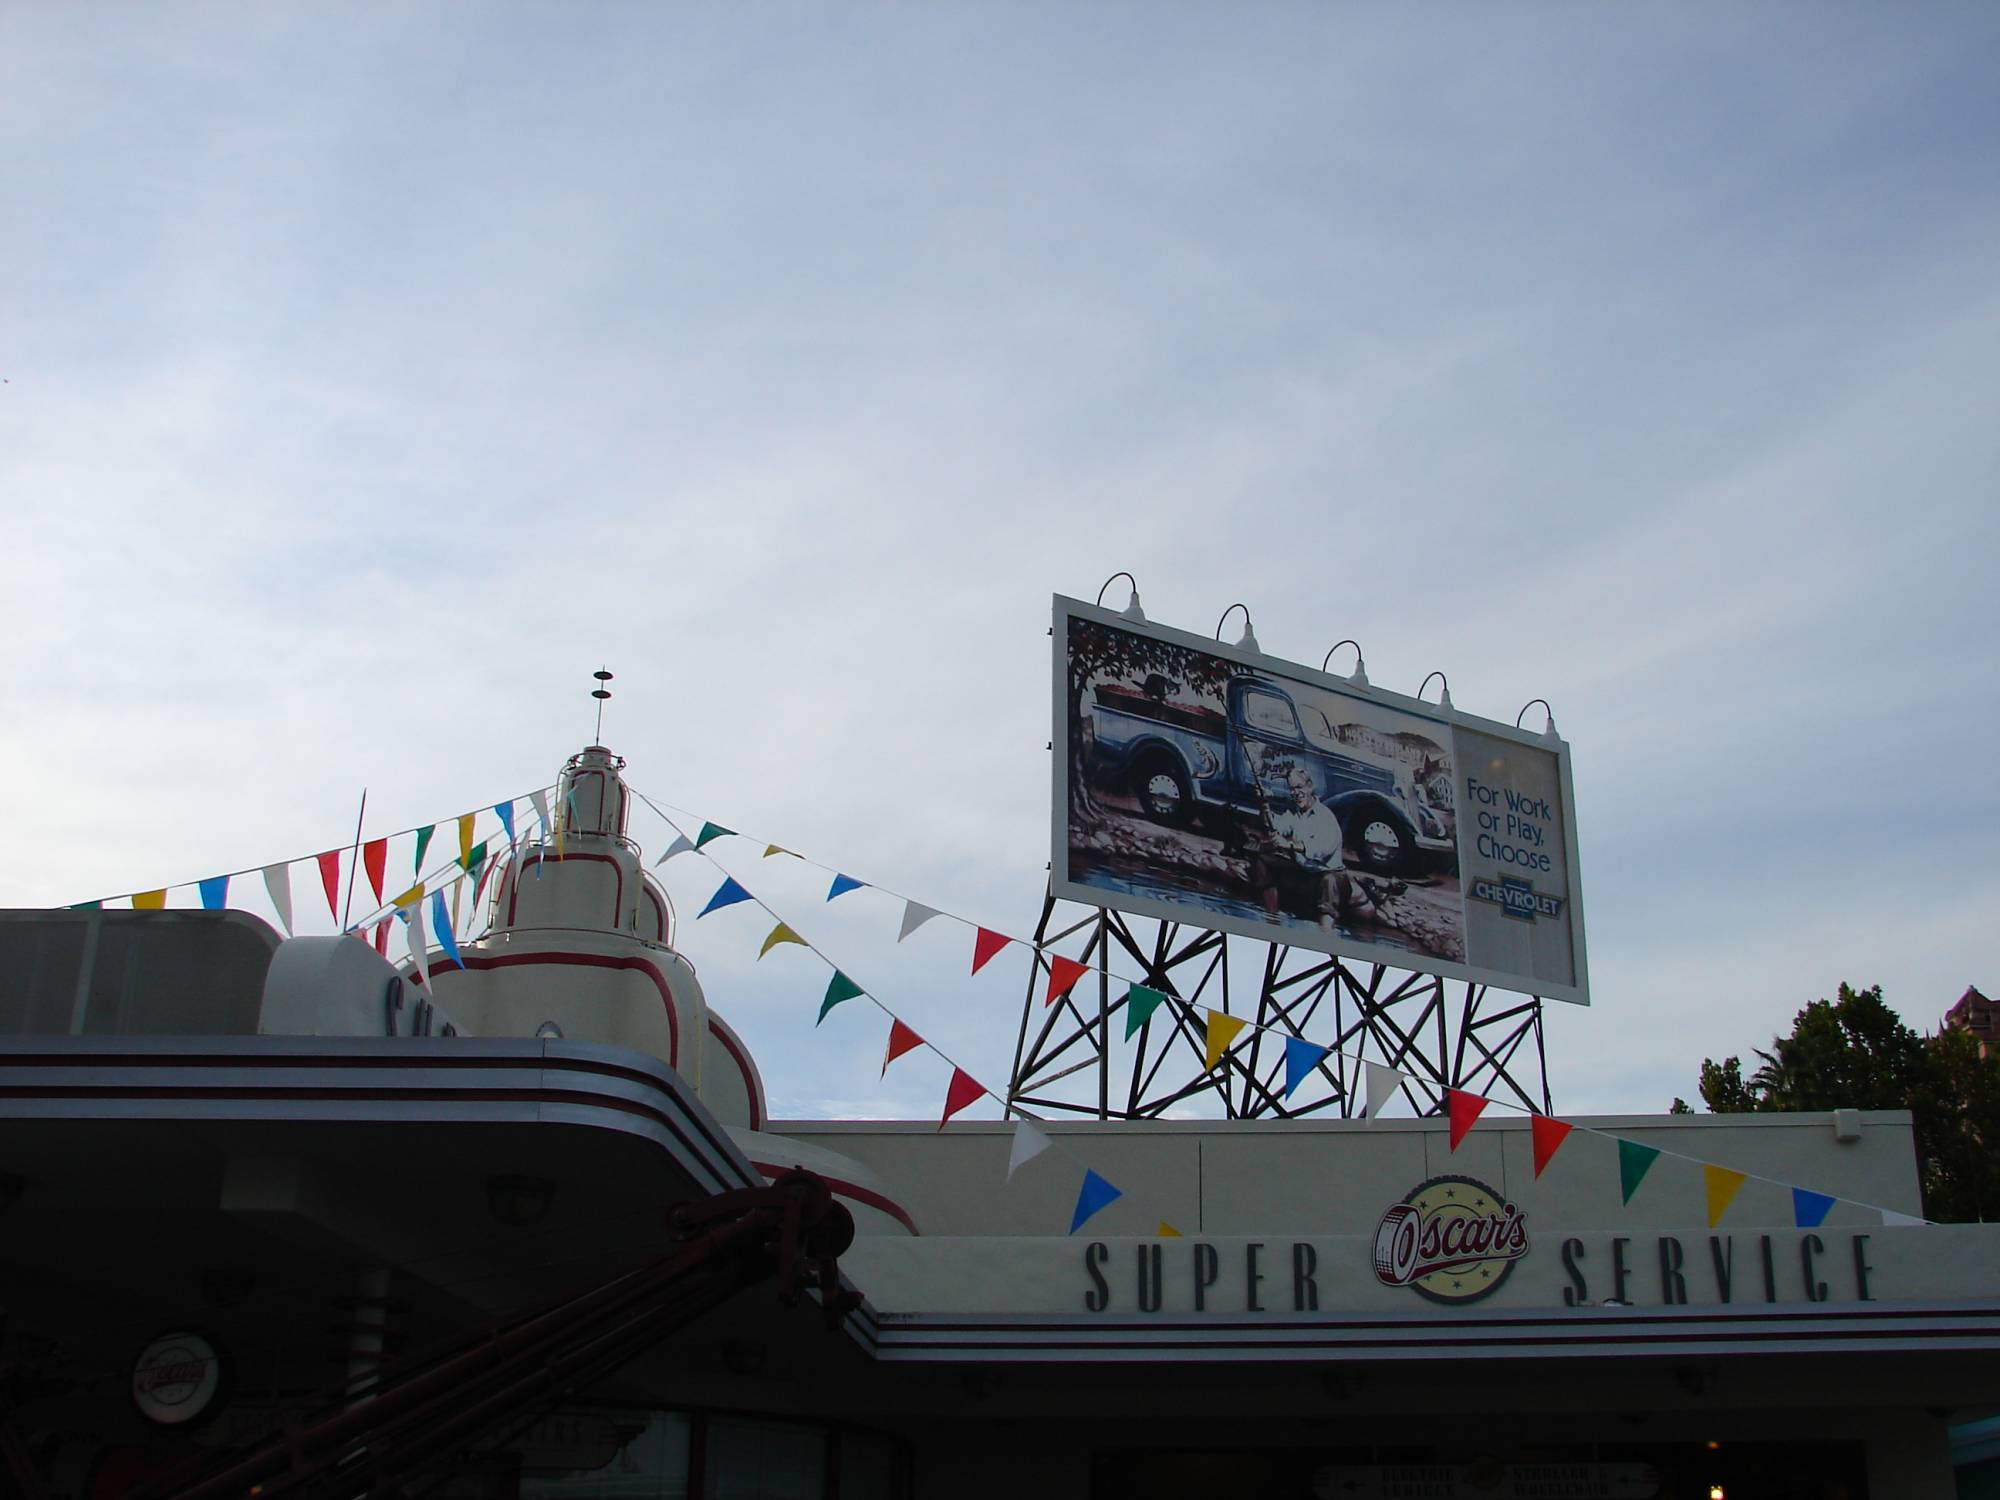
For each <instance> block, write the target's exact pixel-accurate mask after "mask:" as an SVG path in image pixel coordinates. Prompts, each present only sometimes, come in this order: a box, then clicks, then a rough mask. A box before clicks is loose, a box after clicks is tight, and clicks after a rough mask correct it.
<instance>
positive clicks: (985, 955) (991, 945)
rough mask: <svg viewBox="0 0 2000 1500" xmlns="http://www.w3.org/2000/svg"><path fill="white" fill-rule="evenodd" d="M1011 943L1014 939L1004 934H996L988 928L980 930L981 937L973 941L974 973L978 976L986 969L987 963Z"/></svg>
mask: <svg viewBox="0 0 2000 1500" xmlns="http://www.w3.org/2000/svg"><path fill="white" fill-rule="evenodd" d="M1011 941H1012V939H1010V938H1008V937H1007V936H1006V935H1005V934H1004V933H998V932H994V931H993V930H992V929H990V928H986V927H982V928H980V929H979V936H978V937H976V938H974V939H973V940H972V972H973V973H975V974H977V973H978V972H979V971H980V970H981V969H983V968H985V967H986V961H987V960H988V959H990V958H992V957H993V955H994V954H996V953H998V952H999V951H1000V950H1001V949H1002V948H1004V947H1006V946H1007V944H1008V943H1009V942H1011Z"/></svg>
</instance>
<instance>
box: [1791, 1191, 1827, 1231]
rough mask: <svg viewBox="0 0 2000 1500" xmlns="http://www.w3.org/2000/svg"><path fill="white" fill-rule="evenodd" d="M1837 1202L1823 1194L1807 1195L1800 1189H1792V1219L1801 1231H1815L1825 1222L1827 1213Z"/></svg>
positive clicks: (1807, 1193)
mask: <svg viewBox="0 0 2000 1500" xmlns="http://www.w3.org/2000/svg"><path fill="white" fill-rule="evenodd" d="M1836 1201H1837V1200H1835V1199H1833V1198H1830V1197H1828V1196H1827V1195H1826V1194H1825V1193H1809V1192H1807V1191H1806V1190H1805V1189H1804V1188H1802V1187H1795V1188H1793V1189H1792V1218H1793V1219H1794V1220H1796V1221H1797V1223H1798V1226H1799V1228H1801V1229H1817V1228H1819V1226H1820V1225H1822V1224H1824V1223H1825V1222H1826V1215H1827V1211H1828V1210H1829V1209H1831V1208H1832V1207H1833V1205H1834V1203H1835V1202H1836Z"/></svg>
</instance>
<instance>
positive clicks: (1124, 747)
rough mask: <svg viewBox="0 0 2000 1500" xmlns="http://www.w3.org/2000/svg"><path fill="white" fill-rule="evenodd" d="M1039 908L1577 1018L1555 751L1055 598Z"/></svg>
mask: <svg viewBox="0 0 2000 1500" xmlns="http://www.w3.org/2000/svg"><path fill="white" fill-rule="evenodd" d="M1051 633H1052V635H1053V637H1054V641H1055V749H1056V753H1055V755H1054V757H1053V758H1054V761H1055V809H1054V847H1053V853H1052V858H1051V861H1050V881H1051V885H1050V889H1051V892H1052V894H1054V895H1056V896H1060V897H1063V898H1064V899H1066V900H1071V901H1081V902H1086V903H1088V904H1090V905H1093V906H1109V907H1116V908H1118V909H1120V910H1122V911H1129V912H1134V913H1137V914H1139V915H1142V916H1151V917H1162V918H1165V919H1167V920H1169V921H1177V922H1188V923H1193V924H1195V925H1198V926H1202V927H1211V928H1216V929H1218V930H1221V931H1226V932H1236V933H1242V934H1244V935H1246V936H1249V937H1256V938H1265V939H1268V940H1269V941H1271V942H1277V943H1287V944H1291V945H1294V946H1297V947H1306V948H1319V949H1323V950H1325V951H1326V952H1329V953H1339V954H1343V955H1346V956H1348V957H1351V958H1358V959H1363V960H1367V961H1371V962H1377V963H1386V964H1394V965H1397V966H1399V967H1402V968H1408V969H1419V970H1424V971H1426V972H1429V973H1435V974H1442V975H1444V976H1446V977H1448V978H1455V979H1469V980H1474V981H1477V982H1479V983H1482V984H1494V985H1498V986H1500V987H1501V988H1503V989H1509V990H1518V991H1522V992H1525V993H1531V994H1537V995H1543V996H1546V997H1548V998H1550V999H1557V1000H1569V1001H1574V1002H1575V1003H1577V1004H1580V1005H1587V1004H1589V1003H1590V987H1589V980H1588V975H1587V970H1586V966H1585V963H1584V943H1583V909H1582V902H1581V900H1580V899H1579V891H1578V889H1577V858H1576V821H1575V808H1574V802H1573V793H1572V788H1571V783H1570V762H1569V746H1568V745H1567V744H1566V743H1564V742H1563V741H1561V740H1560V739H1556V738H1553V737H1547V738H1545V737H1544V736H1542V735H1540V734H1536V733H1530V732H1528V731H1525V730H1520V729H1516V728H1514V727H1513V726H1512V725H1510V724H1500V723H1496V722H1494V721H1492V720H1487V719H1481V718H1478V717H1476V716H1474V715H1471V714H1464V713H1460V712H1458V711H1456V710H1454V709H1447V708H1443V707H1441V706H1440V705H1437V704H1431V703H1423V702H1420V701H1418V700H1417V699H1415V698H1407V697H1404V696H1403V695H1402V694H1400V693H1391V692H1385V691H1383V690H1382V689H1380V688H1372V687H1355V686H1354V685H1352V684H1350V683H1349V682H1347V681H1346V680H1345V679H1344V678H1339V677H1332V676H1328V675H1327V674H1325V673H1323V672H1315V671H1312V670H1311V669H1310V668H1307V667H1301V666H1295V665H1293V664H1292V663H1290V662H1283V661H1278V660H1276V659H1275V658H1272V657H1268V656H1263V655H1260V654H1259V653H1257V652H1254V651H1246V650H1242V649H1239V648H1237V647H1234V646H1225V645H1223V644H1222V643H1221V642H1219V641H1212V640H1205V639H1203V638H1202V637H1200V636H1196V635H1190V634H1188V633H1187V632H1185V631H1180V630H1173V629H1169V628H1167V627H1165V626H1161V625H1155V624H1153V623H1151V622H1150V621H1147V622H1134V621H1132V620H1128V619H1126V618H1125V617H1124V616H1123V615H1120V614H1117V613H1114V612H1113V611H1110V610H1106V609H1101V608H1098V607H1097V606H1095V605H1091V604H1084V603H1082V602H1081V601H1079V600H1075V599H1066V598H1063V597H1062V596H1061V595H1058V596H1057V597H1056V601H1055V621H1054V628H1053V630H1052V632H1051Z"/></svg>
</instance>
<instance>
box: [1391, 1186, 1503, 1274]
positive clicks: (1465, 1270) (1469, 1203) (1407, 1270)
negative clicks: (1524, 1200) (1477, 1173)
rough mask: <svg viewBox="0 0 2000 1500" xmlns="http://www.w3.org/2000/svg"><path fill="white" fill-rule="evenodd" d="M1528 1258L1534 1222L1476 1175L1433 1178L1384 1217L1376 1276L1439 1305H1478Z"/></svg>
mask: <svg viewBox="0 0 2000 1500" xmlns="http://www.w3.org/2000/svg"><path fill="white" fill-rule="evenodd" d="M1527 1253H1528V1218H1527V1215H1525V1214H1523V1213H1522V1212H1521V1211H1520V1210H1519V1209H1517V1208H1515V1207H1514V1205H1513V1204H1511V1203H1509V1202H1507V1201H1506V1200H1505V1199H1504V1198H1502V1197H1501V1196H1500V1194H1498V1193H1497V1192H1495V1191H1494V1190H1493V1189H1492V1188H1490V1187H1488V1186H1487V1185H1486V1184H1485V1183H1483V1182H1479V1181H1476V1180H1474V1179H1473V1178H1470V1177H1433V1178H1432V1179H1431V1180H1430V1181H1429V1182H1426V1183H1424V1184H1423V1185H1422V1186H1420V1187H1418V1188H1417V1189H1416V1190H1415V1191H1413V1192H1412V1193H1411V1194H1410V1195H1409V1196H1408V1197H1407V1198H1405V1199H1404V1200H1403V1201H1402V1202H1401V1203H1397V1204H1394V1205H1392V1206H1391V1207H1390V1209H1389V1211H1388V1212H1387V1213H1385V1214H1383V1215H1382V1223H1381V1225H1380V1226H1379V1227H1378V1228H1377V1229H1376V1231H1375V1279H1376V1280H1377V1281H1380V1282H1381V1283H1382V1284H1383V1285H1384V1286H1406V1287H1409V1288H1411V1289H1412V1290H1413V1291H1415V1292H1416V1293H1417V1294H1418V1295H1419V1296H1423V1297H1428V1298H1430V1299H1431V1301H1433V1302H1477V1301H1478V1300H1479V1299H1480V1298H1481V1297H1485V1296H1490V1295H1491V1294H1492V1293H1494V1292H1496V1291H1498V1290H1499V1289H1500V1284H1501V1283H1502V1282H1504V1281H1505V1280H1506V1279H1507V1277H1508V1274H1509V1273H1510V1272H1512V1271H1513V1269H1514V1262H1515V1261H1517V1260H1519V1259H1520V1258H1521V1257H1522V1256H1524V1255H1526V1254H1527Z"/></svg>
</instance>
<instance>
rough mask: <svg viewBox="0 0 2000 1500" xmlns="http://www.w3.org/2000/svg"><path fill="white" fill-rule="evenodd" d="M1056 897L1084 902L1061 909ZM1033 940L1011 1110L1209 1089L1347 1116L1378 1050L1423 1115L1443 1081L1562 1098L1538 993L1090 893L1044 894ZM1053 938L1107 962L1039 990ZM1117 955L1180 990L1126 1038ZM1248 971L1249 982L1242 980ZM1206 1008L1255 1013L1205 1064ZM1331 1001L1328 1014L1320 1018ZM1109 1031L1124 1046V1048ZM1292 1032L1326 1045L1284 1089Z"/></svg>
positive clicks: (1103, 1105)
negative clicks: (1165, 917) (1260, 935)
mask: <svg viewBox="0 0 2000 1500" xmlns="http://www.w3.org/2000/svg"><path fill="white" fill-rule="evenodd" d="M1059 907H1062V908H1065V909H1066V912H1067V913H1068V914H1074V913H1076V912H1078V911H1080V912H1081V915H1080V916H1075V917H1074V920H1071V919H1070V915H1068V914H1066V915H1064V916H1060V917H1059V916H1058V908H1059ZM1034 941H1035V959H1034V964H1033V967H1032V968H1031V969H1030V971H1029V974H1028V986H1027V991H1026V993H1025V995H1024V996H1023V997H1022V1001H1021V1028H1020V1034H1019V1037H1018V1038H1017V1040H1016V1042H1015V1048H1014V1070H1013V1075H1012V1077H1011V1079H1010V1080H1009V1083H1008V1089H1007V1104H1008V1111H1009V1113H1010V1114H1011V1113H1013V1112H1014V1110H1015V1109H1016V1108H1017V1107H1018V1108H1020V1109H1023V1110H1025V1111H1027V1112H1030V1113H1036V1114H1039V1113H1041V1112H1044V1111H1055V1112H1058V1113H1063V1114H1072V1115H1092V1116H1095V1117H1096V1118H1098V1119H1100V1120H1141V1119H1152V1118H1157V1117H1158V1116H1160V1115H1163V1114H1165V1113H1166V1112H1167V1111H1168V1110H1171V1109H1173V1108H1174V1107H1176V1106H1177V1105H1180V1104H1182V1103H1184V1102H1187V1103H1193V1102H1197V1101H1200V1100H1201V1099H1202V1098H1203V1096H1205V1095H1213V1096H1214V1097H1215V1100H1216V1102H1219V1103H1220V1105H1221V1107H1222V1112H1223V1114H1224V1115H1225V1116H1226V1117H1228V1118H1232V1119H1239V1118H1240V1119H1256V1118H1271V1117H1278V1118H1287V1117H1296V1116H1302V1115H1314V1114H1335V1115H1338V1116H1341V1117H1343V1118H1352V1117H1356V1116H1359V1115H1361V1114H1363V1113H1365V1110H1366V1100H1367V1086H1366V1079H1365V1076H1364V1071H1365V1065H1366V1064H1367V1063H1369V1062H1376V1063H1381V1064H1384V1065H1386V1066H1388V1067H1391V1068H1394V1069H1395V1070H1396V1071H1397V1072H1399V1073H1401V1074H1402V1075H1403V1077H1404V1080H1405V1081H1404V1084H1403V1093H1404V1094H1405V1095H1406V1096H1407V1098H1408V1100H1409V1103H1410V1104H1411V1105H1412V1106H1413V1107H1414V1108H1415V1110H1416V1112H1417V1113H1418V1114H1420V1115H1423V1114H1436V1113H1439V1112H1441V1111H1442V1109H1443V1107H1444V1093H1445V1090H1446V1089H1464V1090H1466V1091H1468V1092H1470V1093H1475V1094H1483V1095H1485V1096H1486V1097H1488V1098H1495V1099H1502V1100H1505V1101H1507V1102H1510V1103H1515V1104H1518V1105H1520V1106H1521V1107H1523V1108H1526V1109H1530V1110H1537V1111H1540V1112H1543V1113H1548V1112H1550V1111H1551V1110H1552V1109H1553V1108H1554V1106H1553V1103H1552V1101H1551V1099H1550V1096H1549V1087H1548V1072H1547V1066H1546V1062H1547V1057H1546V1053H1545V1051H1544V1047H1543V1037H1542V1002H1541V1000H1540V998H1539V997H1536V996H1525V995H1514V994H1506V993H1499V992H1493V991H1490V990H1489V989H1488V987H1487V986H1485V985H1483V984H1474V983H1469V982H1466V981H1459V980H1446V979H1444V978H1441V977H1439V976H1437V975H1433V974H1424V973H1417V972H1413V971H1406V970H1401V969H1392V968H1390V967H1388V966H1386V965H1384V964H1379V963H1355V962H1352V961H1346V960H1342V959H1341V958H1339V957H1338V956H1336V955H1333V954H1328V953H1322V952H1319V951H1318V950H1315V949H1305V948H1292V947H1287V946H1285V945H1283V944H1279V943H1260V942H1257V941H1255V940H1253V939H1249V938H1244V937H1240V936H1239V937H1234V938H1232V937H1231V936H1230V935H1229V934H1228V933H1225V932H1220V931H1215V930H1213V929H1209V928H1200V927H1191V926H1188V925H1185V924H1183V923H1179V922H1170V921H1161V920H1157V919H1153V918H1146V917H1129V916H1127V915H1126V914H1125V913H1123V912H1119V911H1113V910H1110V909H1108V908H1104V907H1096V906H1086V907H1079V906H1078V905H1077V904H1076V903H1071V902H1066V901H1058V900H1057V899H1056V898H1055V897H1054V896H1048V897H1045V898H1044V900H1043V902H1042V917H1041V921H1040V923H1039V924H1038V925H1037V926H1036V928H1035V938H1034ZM1079 943H1080V946H1079ZM1260 949H1261V950H1262V959H1261V964H1260V968H1261V977H1260V981H1259V983H1258V985H1257V987H1256V990H1255V1002H1254V1005H1252V1004H1250V1002H1249V997H1248V996H1244V997H1243V1001H1244V1003H1243V1004H1241V1005H1238V1004H1236V1003H1235V1002H1234V1000H1233V997H1232V991H1231V983H1232V980H1231V968H1232V959H1233V960H1235V962H1236V963H1237V964H1240V965H1241V966H1242V967H1243V968H1245V969H1246V970H1247V969H1248V968H1249V965H1250V963H1251V961H1252V960H1253V959H1254V957H1255V955H1256V953H1257V951H1258V950H1260ZM1058 950H1063V951H1065V952H1067V953H1068V954H1069V956H1072V957H1075V958H1077V959H1079V960H1081V961H1082V962H1083V963H1085V964H1088V965H1090V966H1091V967H1092V968H1094V969H1095V970H1096V971H1097V972H1096V973H1095V974H1094V975H1089V976H1086V978H1085V979H1084V980H1083V981H1081V982H1079V983H1078V985H1077V986H1076V988H1075V989H1072V990H1071V991H1070V992H1069V993H1068V994H1066V995H1063V996H1061V997H1059V998H1058V999H1057V1000H1056V1001H1055V1002H1054V1003H1053V1004H1051V1005H1044V1004H1043V1003H1042V999H1041V997H1043V996H1045V995H1046V993H1047V988H1048V985H1049V962H1048V956H1047V955H1048V954H1050V953H1052V952H1056V951H1058ZM1113 968H1119V969H1132V970H1136V971H1137V975H1138V977H1137V979H1136V981H1135V982H1137V983H1140V984H1144V985H1145V986H1147V987H1148V988H1150V989H1154V990H1158V991H1159V992H1161V993H1162V994H1165V995H1167V996H1169V997H1170V998H1169V999H1168V1001H1167V1002H1166V1003H1165V1004H1164V1005H1162V1006H1160V1007H1159V1008H1158V1009H1157V1010H1155V1011H1154V1012H1153V1013H1152V1015H1151V1016H1150V1017H1148V1018H1147V1019H1146V1020H1145V1021H1144V1023H1143V1024H1142V1025H1140V1026H1139V1028H1138V1030H1137V1031H1136V1033H1134V1034H1133V1035H1131V1037H1130V1038H1129V1040H1127V1039H1126V1032H1125V1025H1126V1004H1127V999H1126V993H1125V991H1126V984H1125V981H1124V980H1122V979H1118V980H1114V979H1113V978H1112V977H1111V974H1110V972H1109V971H1110V970H1112V969H1113ZM1240 977H1241V976H1239V983H1238V985H1237V988H1238V990H1239V991H1240V990H1242V989H1243V988H1246V987H1245V986H1243V985H1242V984H1241V983H1240ZM1204 1010H1219V1011H1222V1012H1224V1013H1226V1014H1230V1015H1238V1016H1242V1017H1243V1018H1244V1019H1245V1020H1247V1021H1249V1022H1251V1023H1252V1025H1253V1026H1254V1027H1255V1028H1256V1029H1255V1030H1253V1031H1250V1032H1249V1033H1248V1034H1247V1035H1246V1036H1245V1038H1244V1039H1243V1040H1242V1041H1240V1042H1239V1043H1238V1044H1237V1045H1236V1046H1235V1047H1233V1048H1231V1049H1230V1051H1229V1052H1228V1053H1227V1054H1225V1056H1224V1058H1223V1061H1222V1063H1221V1064H1220V1065H1219V1066H1218V1067H1216V1068H1215V1069H1214V1070H1212V1071H1210V1070H1207V1069H1205V1068H1204V1066H1203V1064H1204V1063H1205V1062H1206V1058H1207V1035H1206V1024H1205V1021H1204V1019H1203V1015H1202V1013H1203V1011H1204ZM1329 1013H1330V1014H1331V1018H1332V1019H1331V1025H1330V1027H1329V1025H1328V1024H1327V1023H1326V1021H1325V1019H1324V1018H1325V1017H1326V1016H1327V1015H1328V1014H1329ZM1309 1027H1310V1029H1311V1033H1312V1034H1311V1036H1309V1037H1308V1036H1307V1030H1308V1028H1309ZM1114 1034H1115V1036H1116V1038H1117V1039H1118V1042H1119V1043H1121V1044H1122V1045H1123V1053H1124V1054H1126V1055H1117V1056H1114V1052H1115V1051H1116V1050H1117V1049H1116V1047H1115V1046H1114V1043H1113V1040H1112V1039H1113V1037H1114ZM1290 1036H1296V1037H1300V1038H1302V1039H1305V1040H1309V1041H1311V1042H1313V1043H1314V1044H1315V1045H1316V1046H1325V1047H1330V1048H1331V1050H1330V1051H1329V1052H1328V1054H1327V1055H1326V1057H1325V1058H1323V1059H1322V1060H1321V1062H1320V1064H1319V1067H1318V1068H1317V1069H1316V1070H1315V1075H1314V1077H1313V1078H1312V1079H1310V1080H1309V1081H1307V1082H1305V1083H1302V1084H1301V1085H1300V1087H1299V1089H1298V1091H1297V1092H1296V1093H1295V1094H1294V1095H1293V1097H1292V1098H1290V1099H1287V1098H1285V1097H1284V1087H1285V1046H1284V1039H1285V1038H1286V1037H1290ZM1114 1073H1116V1074H1117V1075H1118V1078H1117V1080H1116V1084H1115V1089H1116V1095H1117V1097H1115V1098H1114V1077H1113V1075H1114Z"/></svg>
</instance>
